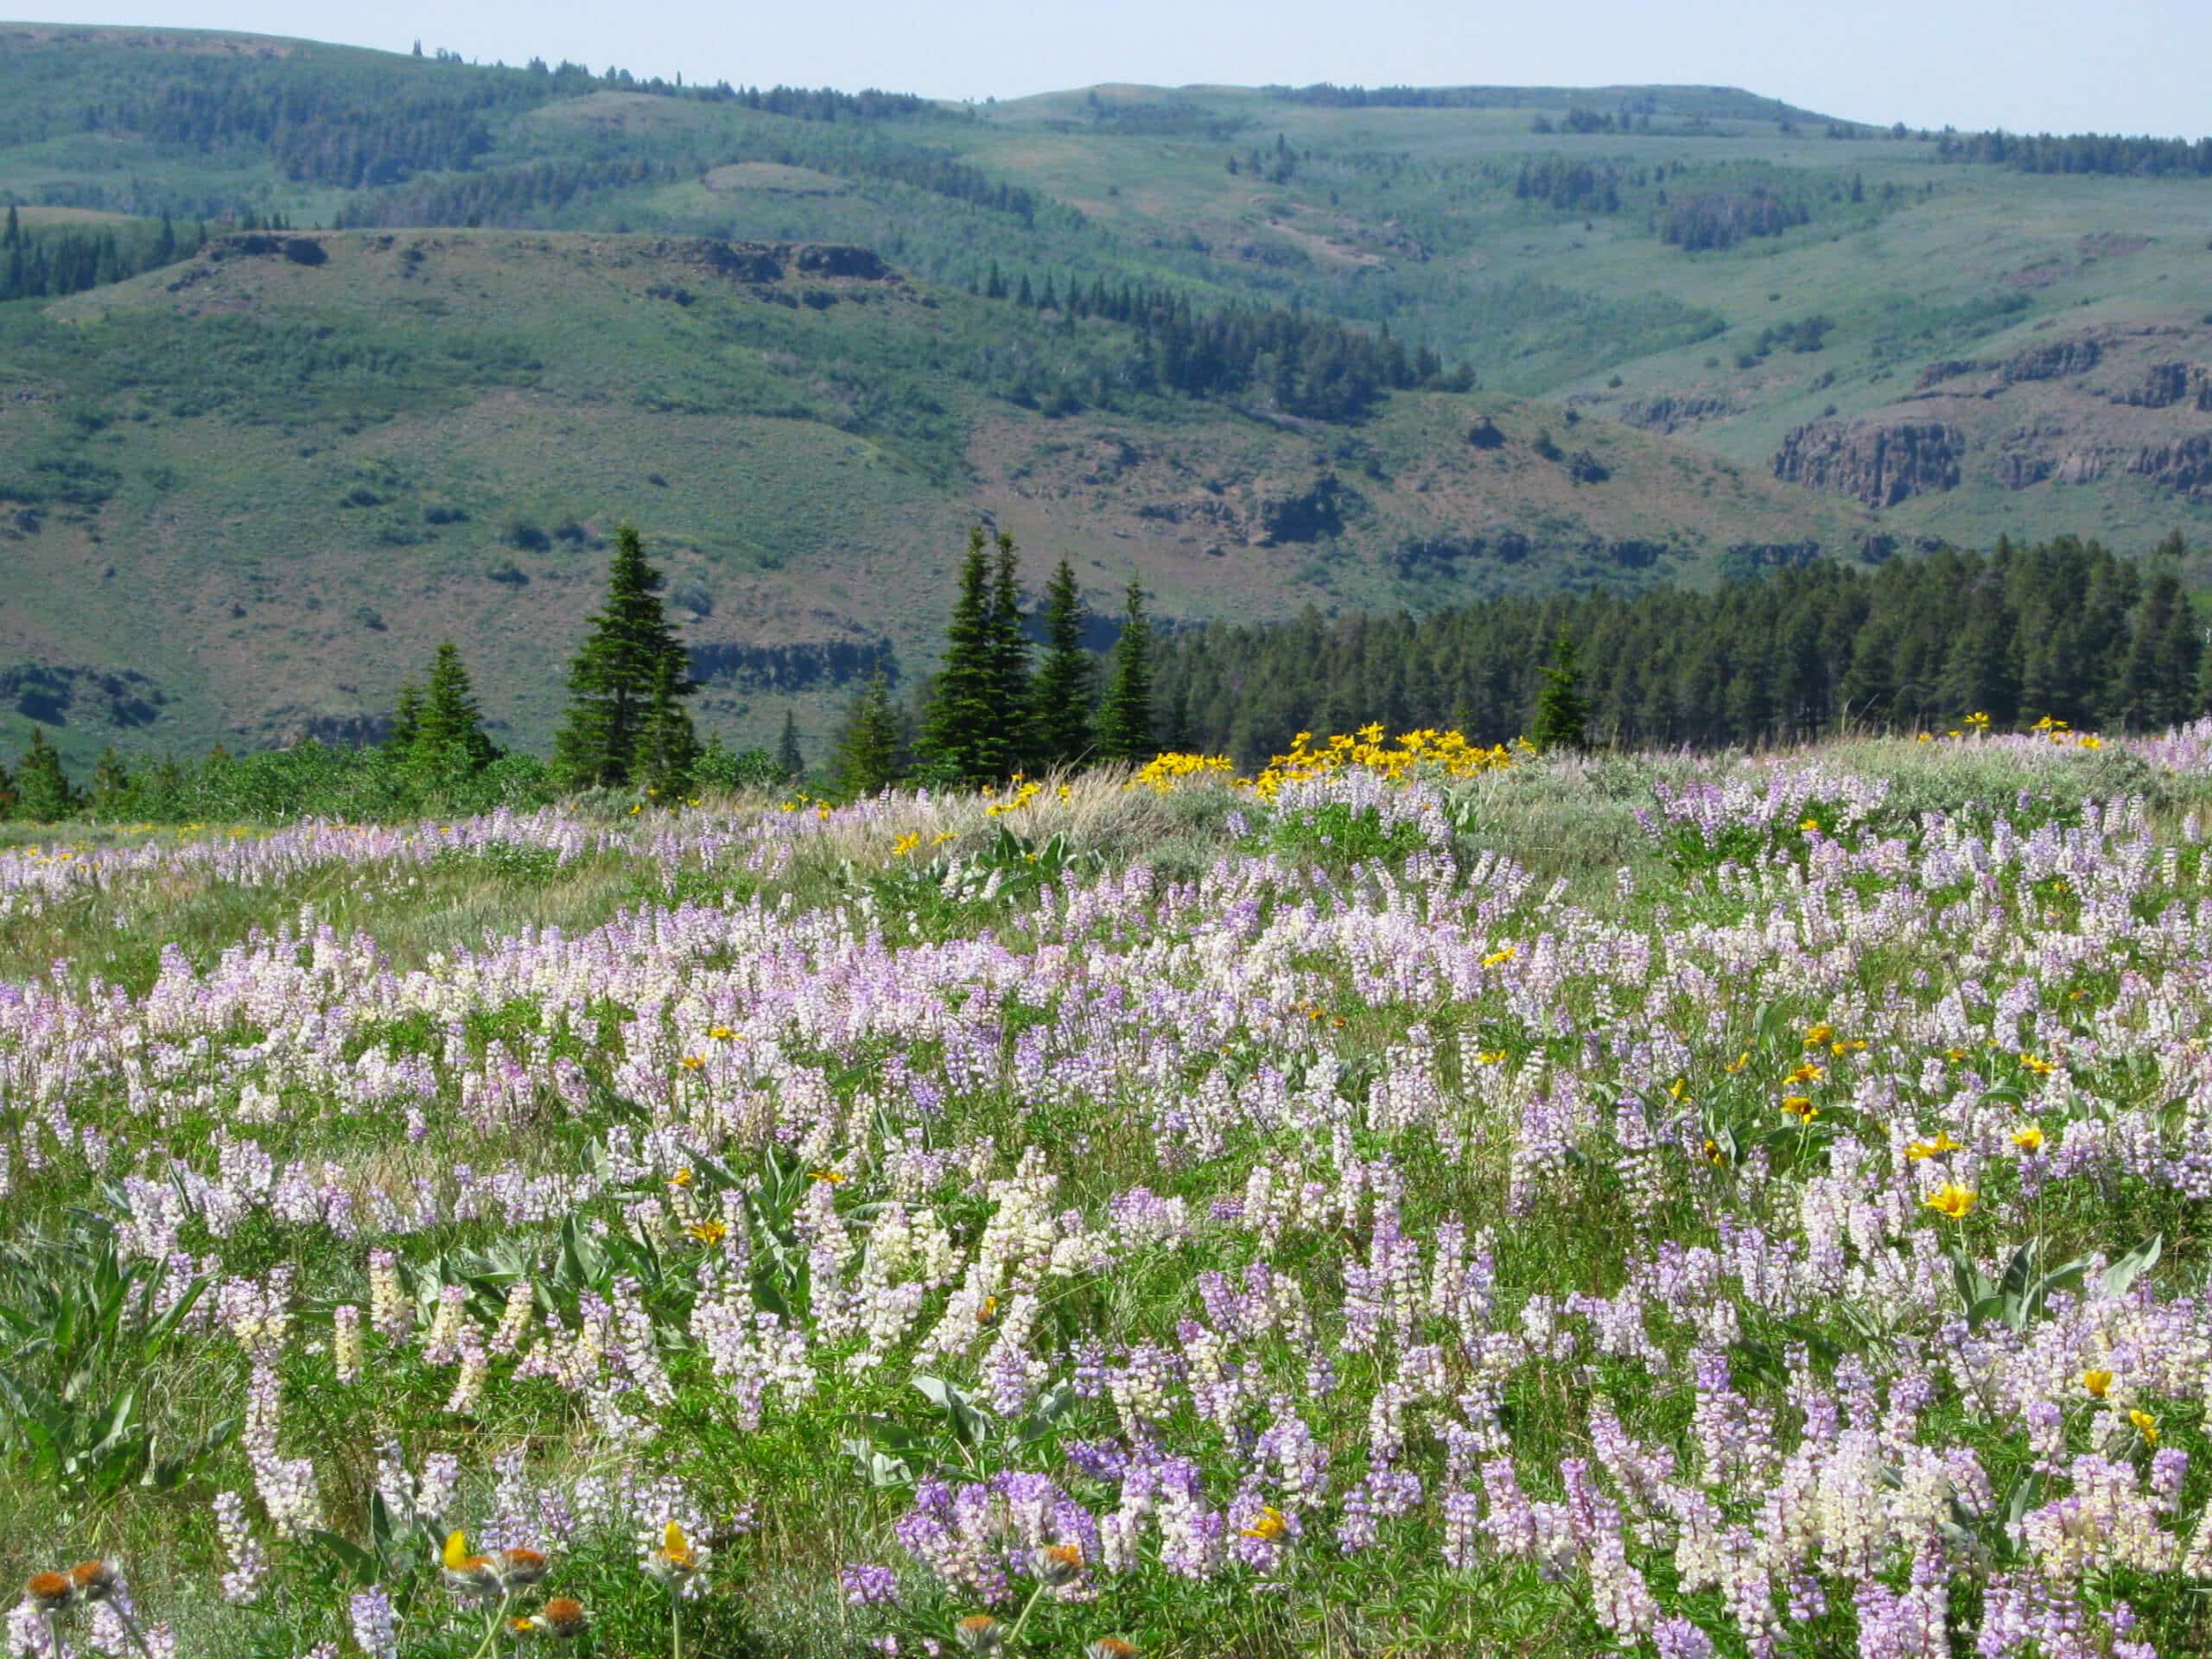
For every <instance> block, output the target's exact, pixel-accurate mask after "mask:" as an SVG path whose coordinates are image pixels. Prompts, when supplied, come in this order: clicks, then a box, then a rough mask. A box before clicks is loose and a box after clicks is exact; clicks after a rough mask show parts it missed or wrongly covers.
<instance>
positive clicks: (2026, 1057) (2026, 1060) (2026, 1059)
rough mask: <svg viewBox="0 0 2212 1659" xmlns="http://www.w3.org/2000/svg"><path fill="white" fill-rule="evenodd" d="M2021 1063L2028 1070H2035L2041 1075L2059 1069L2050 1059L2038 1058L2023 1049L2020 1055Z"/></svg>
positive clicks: (2045, 1075)
mask: <svg viewBox="0 0 2212 1659" xmlns="http://www.w3.org/2000/svg"><path fill="white" fill-rule="evenodd" d="M2020 1065H2022V1066H2023V1067H2024V1068H2025V1069H2026V1070H2027V1071H2031V1072H2033V1073H2034V1074H2035V1075H2036V1076H2037V1077H2049V1076H2050V1074H2051V1073H2052V1072H2054V1071H2057V1070H2058V1068H2057V1067H2056V1066H2055V1065H2052V1064H2051V1063H2050V1061H2049V1060H2043V1059H2037V1058H2036V1057H2035V1056H2034V1055H2032V1054H2030V1053H2028V1052H2025V1051H2023V1052H2022V1053H2021V1055H2020Z"/></svg>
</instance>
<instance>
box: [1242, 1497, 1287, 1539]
mask: <svg viewBox="0 0 2212 1659" xmlns="http://www.w3.org/2000/svg"><path fill="white" fill-rule="evenodd" d="M1288 1528H1289V1522H1286V1521H1285V1520H1284V1519H1283V1518H1282V1511H1281V1510H1279V1509H1276V1508H1275V1507H1274V1505H1273V1504H1271V1503H1270V1504H1267V1505H1265V1506H1263V1507H1262V1509H1261V1510H1260V1512H1259V1514H1258V1515H1256V1516H1254V1517H1253V1520H1252V1524H1251V1525H1250V1526H1249V1527H1244V1528H1242V1529H1239V1530H1240V1531H1241V1533H1242V1535H1243V1536H1244V1537H1247V1538H1257V1539H1260V1540H1261V1541H1263V1542H1266V1543H1273V1542H1274V1541H1275V1540H1276V1539H1278V1538H1280V1537H1281V1536H1282V1535H1283V1534H1284V1533H1285V1532H1286V1531H1287V1530H1288Z"/></svg>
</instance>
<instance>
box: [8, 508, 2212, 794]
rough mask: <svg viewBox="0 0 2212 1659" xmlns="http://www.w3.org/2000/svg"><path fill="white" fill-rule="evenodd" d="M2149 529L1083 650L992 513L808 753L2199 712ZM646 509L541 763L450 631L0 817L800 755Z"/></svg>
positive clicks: (2196, 640)
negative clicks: (269, 729) (750, 702)
mask: <svg viewBox="0 0 2212 1659" xmlns="http://www.w3.org/2000/svg"><path fill="white" fill-rule="evenodd" d="M2183 551H2184V549H2183V546H2182V544H2181V540H2180V537H2179V536H2178V534H2177V535H2175V536H2172V537H2168V538H2167V540H2166V542H2164V543H2162V544H2161V546H2160V548H2159V549H2158V551H2157V552H2156V553H2155V554H2154V555H2153V556H2152V557H2151V559H2150V560H2149V561H2148V562H2147V565H2141V566H2139V564H2138V563H2136V562H2135V561H2133V560H2130V559H2127V558H2124V557H2122V556H2119V555H2116V554H2114V553H2113V552H2112V551H2111V550H2108V549H2107V548H2104V547H2102V546H2101V545H2100V544H2098V543H2095V542H2094V541H2090V542H2084V541H2081V540H2078V539H2075V538H2073V537H2062V538H2060V539H2058V540H2056V541H2052V542H2047V543H2040V544H2038V545H2035V546H2016V545H2014V544H2013V543H2011V542H2009V541H2005V540H2000V541H1999V543H1998V544H1997V546H1996V548H1995V549H1994V550H1992V551H1991V552H1989V553H1987V554H1979V553H1966V552H1959V551H1956V550H1948V549H1946V550H1938V551H1936V552H1934V553H1931V554H1929V555H1928V556H1925V557H1924V558H1919V559H1910V560H1905V559H1899V560H1892V561H1890V562H1888V563H1885V564H1883V565H1881V566H1879V567H1878V568H1877V569H1874V570H1872V571H1871V572H1867V571H1862V570H1859V569H1854V568H1852V567H1850V566H1847V565H1844V564H1841V563H1835V562H1833V561H1829V562H1821V563H1813V564H1809V565H1805V566H1802V567H1798V568H1796V569H1784V570H1781V571H1777V572H1775V573H1773V574H1771V575H1767V576H1765V577H1764V578H1763V579H1760V580H1756V581H1747V582H1732V583H1730V584H1728V585H1726V586H1724V587H1723V588H1720V589H1719V590H1717V591H1715V592H1712V593H1681V592H1661V593H1652V594H1641V595H1637V596H1636V597H1633V598H1624V597H1621V596H1618V595H1615V594H1583V595H1580V596H1567V595H1557V596H1554V597H1551V598H1548V599H1512V600H1499V601H1489V602H1485V603H1481V604H1476V605H1468V606H1463V607H1456V608H1453V609H1448V610H1442V611H1438V612H1435V613H1431V614H1428V615H1426V616H1421V617H1414V616H1404V615H1402V616H1397V617H1382V616H1351V617H1343V618H1337V619H1333V620H1324V619H1322V618H1321V617H1320V616H1319V614H1318V613H1315V612H1313V611H1312V610H1311V609H1309V610H1308V611H1307V612H1306V613H1305V614H1304V615H1303V616H1301V617H1300V618H1299V619H1298V620H1295V621H1293V622H1290V623H1287V624H1284V625H1281V626H1224V625H1213V626H1205V627H1198V628H1192V629H1187V630H1184V631H1180V632H1176V633H1174V634H1173V635H1172V636H1170V637H1167V638H1166V639H1160V638H1158V637H1156V635H1155V633H1154V628H1153V625H1152V619H1151V615H1150V613H1149V610H1148V609H1147V603H1146V597H1145V593H1144V589H1143V587H1142V585H1141V583H1140V582H1135V581H1134V580H1133V581H1132V582H1130V583H1129V585H1128V588H1127V590H1126V592H1125V593H1124V594H1123V599H1122V608H1121V613H1120V616H1119V618H1118V619H1117V620H1118V629H1117V632H1116V638H1115V640H1114V643H1113V645H1112V646H1111V648H1110V649H1109V651H1108V652H1105V653H1104V654H1103V660H1102V658H1101V656H1100V655H1099V654H1098V653H1094V652H1091V651H1090V650H1089V649H1087V648H1086V646H1085V644H1084V641H1085V639H1087V638H1088V636H1089V632H1090V626H1091V620H1092V619H1091V616H1090V611H1089V608H1088V607H1087V606H1086V604H1085V601H1084V597H1083V593H1082V589H1081V588H1080V586H1079V585H1078V583H1077V581H1076V577H1075V573H1074V570H1073V569H1072V568H1071V565H1070V564H1069V563H1068V562H1067V561H1066V560H1065V559H1063V560H1060V561H1059V562H1058V563H1057V564H1056V566H1055V567H1054V568H1053V569H1052V572H1051V575H1049V577H1048V578H1047V580H1046V583H1045V587H1044V589H1043V593H1042V595H1041V602H1040V603H1039V604H1038V605H1036V606H1035V607H1032V606H1031V604H1030V601H1029V595H1028V594H1027V590H1026V588H1025V586H1024V582H1023V574H1022V566H1021V558H1020V551H1019V550H1018V549H1017V548H1016V547H1015V545H1014V541H1013V539H1012V538H1011V537H1007V536H1006V535H1005V534H1003V533H1001V534H1000V535H998V536H997V537H987V536H986V534H985V532H984V531H982V529H981V528H980V527H979V528H977V529H976V530H975V531H971V532H970V534H969V542H968V547H967V550H966V552H965V554H964V556H963V557H962V559H961V562H960V564H959V567H958V569H957V575H956V581H955V593H954V600H953V604H952V608H951V611H950V616H949V618H948V620H947V623H946V628H945V636H944V650H943V652H942V654H941V658H940V662H939V666H938V671H937V672H936V673H935V674H934V675H933V676H931V677H929V678H928V679H927V680H925V681H924V682H922V683H919V684H918V685H916V686H914V687H912V688H911V690H910V694H909V696H907V697H906V699H904V700H901V699H900V698H899V697H898V696H896V695H894V693H893V689H892V687H891V684H890V682H889V679H888V677H887V676H886V675H885V674H883V673H881V672H878V673H877V674H876V675H874V677H871V678H870V679H869V680H868V682H867V683H866V684H865V685H864V686H862V687H861V689H860V690H859V692H858V693H857V695H856V696H855V697H854V698H853V699H852V702H851V703H850V704H849V708H848V709H847V711H846V714H845V717H844V720H843V722H842V728H841V729H840V730H839V732H838V734H837V736H836V744H835V747H834V751H833V753H832V755H831V757H830V760H829V766H828V767H827V770H826V779H827V781H828V782H829V784H830V785H832V786H833V787H835V788H836V789H837V790H839V791H842V792H843V793H845V794H847V795H849V796H861V795H868V794H872V793H874V792H875V791H878V790H880V789H882V788H884V787H886V786H887V785H891V784H893V783H896V782H899V781H902V780H904V781H912V782H917V783H921V784H925V785H931V786H933V787H972V786H976V785H984V786H988V785H997V784H1001V783H1003V782H1005V781H1006V780H1007V779H1011V778H1014V777H1015V776H1017V775H1020V774H1022V773H1030V774H1036V773H1039V772H1045V771H1048V770H1052V769H1056V768H1073V767H1078V766H1087V765H1091V764H1096V763H1100V762H1116V761H1122V762H1132V763H1140V762H1142V761H1144V760H1149V759H1150V758H1151V757H1152V756H1153V755H1154V753H1158V752H1159V751H1160V750H1161V749H1162V748H1166V749H1176V750H1191V749H1198V750H1203V751H1205V752H1207V753H1228V754H1231V755H1233V756H1235V757H1236V759H1237V760H1240V761H1241V762H1243V763H1244V764H1246V765H1257V764H1259V763H1261V762H1262V761H1264V760H1266V759H1267V758H1268V756H1269V755H1272V754H1275V753H1283V752H1285V751H1287V750H1288V749H1289V747H1291V745H1292V741H1293V740H1294V737H1295V735H1296V734H1297V733H1299V732H1300V731H1349V730H1351V729H1353V728H1357V727H1359V726H1362V725H1364V724H1366V723H1368V722H1369V721H1381V722H1382V723H1383V725H1385V726H1386V727H1389V728H1392V729H1396V730H1403V729H1408V728H1413V727H1422V726H1430V727H1446V728H1452V729H1454V730H1458V731H1460V732H1463V733H1465V734H1466V735H1467V736H1468V737H1469V738H1471V739H1473V740H1476V741H1480V742H1483V743H1485V744H1489V743H1497V742H1503V741H1509V740H1510V739H1512V738H1514V737H1516V736H1519V735H1522V734H1530V735H1532V736H1534V737H1535V739H1536V741H1539V743H1540V744H1541V745H1542V746H1545V747H1581V746H1582V745H1584V744H1585V743H1587V742H1591V741H1595V742H1599V743H1608V744H1618V745H1622V746H1637V747H1705V748H1712V747H1734V746H1745V745H1755V744H1758V743H1762V742H1769V741H1772V742H1792V741H1807V740H1810V739H1815V738H1819V737H1822V736H1827V735H1831V734H1836V733H1838V732H1840V731H1847V730H1877V731H1899V730H1914V729H1923V730H1924V729H1928V728H1936V729H1944V728H1951V727H1955V726H1958V725H1960V724H1961V722H1963V721H1965V720H1966V718H1967V715H1986V716H1987V717H1988V721H1989V723H1990V724H1991V725H1992V726H1993V727H1994V728H1998V729H2004V728H2012V727H2016V726H2020V725H2024V724H2026V723H2027V722H2029V721H2032V720H2035V719H2036V718H2037V717H2039V716H2050V717H2051V718H2054V719H2057V720H2063V721H2067V722H2068V723H2069V724H2070V725H2073V726H2075V727H2081V728H2089V727H2104V728H2119V729H2125V730H2150V729H2157V728H2162V727H2164V726H2167V725H2171V724H2174V723H2177V722H2179V721H2186V720H2190V719H2193V718H2196V716H2198V715H2202V714H2203V713H2205V712H2206V711H2207V710H2208V709H2212V653H2208V652H2207V651H2206V649H2205V640H2204V628H2203V625H2202V623H2201V622H2200V621H2199V620H2198V618H2197V614H2196V610H2195V608H2194V607H2193V606H2192V605H2191V603H2190V598H2189V595H2188V594H2187V593H2186V591H2185V590H2184V589H2183V585H2182V581H2181V575H2180V565H2181V562H2182V558H2181V556H2182V554H2183ZM662 585H663V581H662V577H661V575H660V573H659V571H658V570H657V569H655V568H654V567H653V566H652V564H651V563H649V562H648V561H647V560H646V558H645V549H644V543H643V542H642V540H641V538H640V537H639V534H638V531H636V530H635V529H634V528H633V527H631V526H629V525H624V526H623V527H622V528H620V530H618V531H616V533H615V537H614V551H613V560H612V563H611V565H610V568H609V571H608V581H607V596H606V600H605V601H604V603H603V604H602V605H601V607H600V609H599V610H598V611H597V612H596V613H594V615H593V616H592V618H591V619H590V620H589V623H588V627H587V630H586V633H585V638H584V639H583V642H582V645H581V646H580V647H579V649H578V651H577V652H576V654H575V658H573V660H572V661H571V663H570V664H569V677H568V686H569V705H568V709H567V712H566V715H565V716H564V718H563V722H562V725H561V728H560V730H559V733H558V734H557V736H556V740H555V742H554V746H553V753H552V755H551V757H550V759H549V760H540V759H538V758H537V757H536V756H531V755H517V754H506V753H502V752H501V751H500V750H499V747H498V746H497V745H496V744H495V743H494V742H493V741H492V739H491V736H490V734H488V733H487V732H486V729H485V725H484V721H483V719H482V716H481V714H480V710H479V708H478V704H477V700H476V696H475V693H474V688H473V686H472V684H471V683H470V679H469V676H468V672H467V667H466V665H465V664H463V662H462V660H461V653H460V652H459V651H458V649H457V648H456V647H454V645H451V644H449V643H448V644H446V645H441V646H440V647H439V649H438V652H437V653H436V655H435V658H434V659H433V660H432V662H431V664H430V666H429V673H428V677H427V679H426V680H425V681H424V683H423V684H421V685H420V686H416V685H411V684H410V686H408V687H406V688H405V689H404V690H402V692H401V694H400V696H399V699H398V703H397V708H396V709H395V711H394V714H393V716H392V719H391V721H390V725H389V732H388V735H387V736H386V737H385V741H384V742H383V743H382V744H381V745H380V746H379V747H377V748H375V749H373V750H364V751H358V752H351V753H349V752H346V751H340V750H331V749H326V748H323V747H321V746H317V745H313V744H307V745H302V746H299V747H296V748H295V749H292V750H289V751H282V752H272V753H269V754H265V755H255V756H246V757H243V758H233V757H232V756H230V755H228V754H226V753H224V752H223V751H221V750H220V749H218V750H217V751H215V752H214V753H212V754H211V755H210V756H208V757H207V760H205V761H203V762H201V763H200V765H199V766H196V767H185V766H179V765H178V764H177V763H176V762H175V761H174V760H163V761H162V762H159V763H157V764H155V765H152V766H141V767H140V768H139V769H137V771H133V770H132V769H131V768H130V767H129V766H127V765H126V764H125V763H124V761H123V760H122V759H121V758H120V757H119V756H118V755H117V754H116V753H115V752H114V751H113V750H112V749H111V750H110V751H109V752H108V753H106V754H105V755H103V756H102V757H101V758H100V760H99V765H98V766H96V767H95V768H94V771H93V773H92V779H91V780H90V783H89V785H87V786H86V787H85V788H83V789H81V790H80V789H79V787H78V786H77V785H74V784H73V782H72V781H71V779H69V777H68V776H67V772H66V770H65V768H64V767H63V766H62V763H61V760H60V756H59V755H58V754H57V753H55V752H54V747H53V746H52V745H51V744H50V743H49V742H48V741H47V740H46V738H45V735H44V734H43V733H41V732H40V731H37V730H36V729H34V731H33V733H32V737H31V742H30V747H29V749H28V750H27V751H26V752H25V753H24V754H23V756H22V759H21V760H20V761H19V763H18V765H17V766H16V768H15V770H14V771H13V772H12V773H11V772H9V771H8V770H7V769H6V768H4V767H0V816H15V817H26V818H32V819H35V820H38V821H41V822H49V821H53V820H56V819H60V818H62V817H68V816H70V815H71V814H72V813H73V812H75V811H78V810H87V809H89V810H93V811H95V812H98V813H99V814H100V815H101V816H103V817H114V818H124V819H131V818H142V819H149V820H161V819H176V818H211V817H271V818H273V817H297V816H302V815H303V814H305V813H309V812H321V813H326V814H328V815H330V816H343V817H401V816H405V815H407V814H409V813H411V812H420V811H424V810H439V811H456V810H483V809H485V808H487V807H489V806H493V805H509V806H521V805H528V804H537V803H540V802H543V801H547V800H550V799H554V798H557V797H558V796H559V795H561V794H563V793H568V792H572V791H580V790H602V791H605V790H613V791H632V792H633V793H635V794H636V795H638V796H639V797H640V801H639V804H640V805H641V806H642V804H644V803H645V802H648V801H652V800H655V799H659V800H663V801H673V800H675V799H678V798H683V796H684V795H685V793H686V792H687V791H692V790H696V789H698V788H702V787H715V788H729V787H734V786H736V785H741V784H775V783H779V782H788V781H794V780H796V779H799V778H800V777H802V776H803V775H804V774H805V772H806V771H807V766H806V760H805V757H804V754H803V753H801V751H800V747H799V743H798V732H797V729H796V726H795V724H794V723H793V722H792V721H791V719H790V718H789V717H788V716H787V717H786V720H785V727H784V732H783V736H782V739H781V741H780V742H779V744H778V746H777V748H776V752H775V753H773V754H771V753H768V752H766V751H765V750H760V749H753V750H747V751H744V752H742V753H733V752H732V751H730V750H729V749H728V748H727V747H724V746H723V745H722V744H721V741H720V740H719V739H716V740H714V741H709V743H707V744H704V745H702V744H701V743H700V741H699V740H698V737H697V734H696V730H695V729H694V728H693V726H692V723H691V720H690V715H688V714H687V713H686V711H685V709H684V702H685V700H686V699H687V698H688V697H690V696H691V694H692V693H693V691H694V690H696V686H695V685H694V683H693V682H692V680H691V677H690V665H689V662H688V658H687V656H686V653H685V652H684V649H683V644H682V642H681V641H680V640H679V639H677V635H676V632H675V629H674V628H673V626H671V624H670V622H669V620H668V618H667V615H666V613H665V611H664V607H663V604H662V600H661V588H662Z"/></svg>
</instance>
